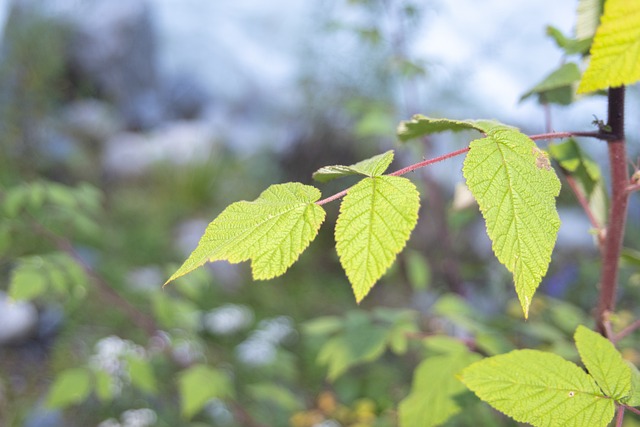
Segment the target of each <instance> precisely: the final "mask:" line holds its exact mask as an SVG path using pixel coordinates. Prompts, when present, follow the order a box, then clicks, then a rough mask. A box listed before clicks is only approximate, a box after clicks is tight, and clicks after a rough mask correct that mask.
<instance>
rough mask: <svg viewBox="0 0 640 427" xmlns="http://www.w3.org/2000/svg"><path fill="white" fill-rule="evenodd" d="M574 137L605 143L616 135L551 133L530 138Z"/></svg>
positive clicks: (535, 139) (601, 133)
mask: <svg viewBox="0 0 640 427" xmlns="http://www.w3.org/2000/svg"><path fill="white" fill-rule="evenodd" d="M574 136H578V137H587V138H597V139H602V140H605V141H608V140H611V139H614V138H615V135H611V134H608V133H603V132H549V133H541V134H539V135H531V136H529V138H531V139H532V140H534V141H537V140H540V139H562V138H571V137H574Z"/></svg>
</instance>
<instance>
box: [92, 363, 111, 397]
mask: <svg viewBox="0 0 640 427" xmlns="http://www.w3.org/2000/svg"><path fill="white" fill-rule="evenodd" d="M93 375H94V377H95V382H96V384H95V393H96V396H98V399H100V400H101V401H103V402H108V401H110V400H111V399H113V394H114V383H113V378H112V377H111V375H109V373H108V372H105V371H103V370H98V371H95V372H94V373H93Z"/></svg>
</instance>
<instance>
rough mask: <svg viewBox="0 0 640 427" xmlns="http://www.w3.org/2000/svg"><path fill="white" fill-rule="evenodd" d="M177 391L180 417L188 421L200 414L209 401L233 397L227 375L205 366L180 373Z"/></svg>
mask: <svg viewBox="0 0 640 427" xmlns="http://www.w3.org/2000/svg"><path fill="white" fill-rule="evenodd" d="M178 389H179V391H180V398H181V402H182V416H183V417H185V418H187V419H189V418H191V417H193V416H194V415H195V414H197V413H198V412H200V410H201V409H202V408H204V406H205V405H206V404H207V402H208V401H209V400H211V399H215V398H219V399H224V398H227V397H231V396H233V388H232V384H231V381H230V380H229V378H228V377H227V375H226V374H225V373H223V372H221V371H219V370H217V369H214V368H211V367H209V366H207V365H194V366H191V367H190V368H188V369H186V370H184V371H183V372H181V373H180V376H179V378H178Z"/></svg>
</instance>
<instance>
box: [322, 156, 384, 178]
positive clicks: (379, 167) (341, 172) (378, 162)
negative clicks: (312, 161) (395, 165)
mask: <svg viewBox="0 0 640 427" xmlns="http://www.w3.org/2000/svg"><path fill="white" fill-rule="evenodd" d="M392 161H393V150H389V151H387V152H386V153H383V154H378V155H377V156H373V157H371V158H370V159H366V160H363V161H361V162H358V163H356V164H355V165H351V166H342V165H336V166H325V167H323V168H320V169H318V170H317V171H316V172H314V173H313V179H315V180H316V181H320V182H327V181H331V180H332V179H335V178H340V177H342V176H348V175H365V176H378V175H382V174H383V173H384V171H386V170H387V168H388V167H389V165H390V164H391V162H392Z"/></svg>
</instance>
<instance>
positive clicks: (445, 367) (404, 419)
mask: <svg viewBox="0 0 640 427" xmlns="http://www.w3.org/2000/svg"><path fill="white" fill-rule="evenodd" d="M479 358H480V356H479V355H478V354H476V353H470V352H467V351H464V350H462V351H459V352H457V353H455V354H452V355H449V354H447V355H443V356H435V357H430V358H428V359H425V360H424V361H423V362H422V363H420V365H419V366H418V367H417V368H416V370H415V372H414V374H413V385H412V386H411V393H410V394H409V396H407V397H406V398H404V399H403V400H402V401H401V402H400V405H399V407H398V419H399V422H400V427H413V426H421V427H431V426H438V425H441V424H442V423H444V422H445V421H447V420H448V419H449V418H451V417H452V416H454V415H455V414H457V413H458V412H460V411H461V409H462V408H461V407H460V405H459V403H458V402H457V401H456V400H455V396H456V395H458V394H460V393H463V392H464V391H465V388H464V385H463V384H461V383H460V381H458V380H457V379H456V377H455V376H456V374H457V373H459V372H460V371H461V370H462V369H463V368H465V367H466V366H469V365H470V364H471V363H473V362H475V361H477V360H478V359H479Z"/></svg>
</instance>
